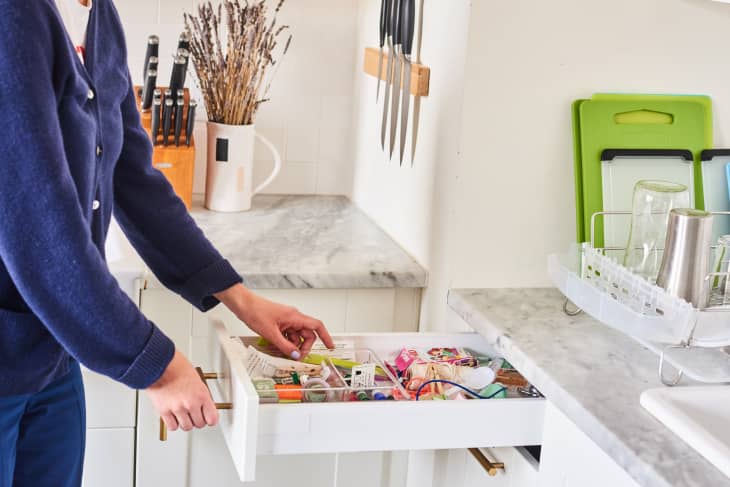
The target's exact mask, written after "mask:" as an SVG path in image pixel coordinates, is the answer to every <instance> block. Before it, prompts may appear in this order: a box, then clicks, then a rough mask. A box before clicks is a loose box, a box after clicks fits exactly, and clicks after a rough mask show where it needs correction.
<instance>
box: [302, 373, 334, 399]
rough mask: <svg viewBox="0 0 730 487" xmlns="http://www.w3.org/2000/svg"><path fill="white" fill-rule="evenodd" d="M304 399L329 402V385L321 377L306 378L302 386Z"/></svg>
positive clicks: (330, 392) (330, 393) (330, 396)
mask: <svg viewBox="0 0 730 487" xmlns="http://www.w3.org/2000/svg"><path fill="white" fill-rule="evenodd" d="M302 387H303V389H304V399H305V400H306V401H307V402H329V401H331V400H332V391H330V390H329V389H330V385H329V384H328V383H327V382H325V381H324V380H322V379H318V378H316V377H315V378H313V379H309V380H307V381H306V382H305V383H304V385H303V386H302Z"/></svg>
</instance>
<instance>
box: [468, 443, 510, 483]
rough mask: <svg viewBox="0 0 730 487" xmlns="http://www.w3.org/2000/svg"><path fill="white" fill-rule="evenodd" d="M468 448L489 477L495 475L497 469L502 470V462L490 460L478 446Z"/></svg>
mask: <svg viewBox="0 0 730 487" xmlns="http://www.w3.org/2000/svg"><path fill="white" fill-rule="evenodd" d="M468 450H469V453H471V454H472V456H473V457H474V458H475V459H476V461H477V462H479V465H481V466H482V468H483V469H484V470H485V471H486V472H487V473H488V474H489V476H490V477H494V476H495V475H497V470H504V463H502V462H490V461H489V459H488V458H487V457H486V456H485V455H484V453H482V451H481V450H480V449H479V448H469V449H468Z"/></svg>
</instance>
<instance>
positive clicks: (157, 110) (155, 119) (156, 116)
mask: <svg viewBox="0 0 730 487" xmlns="http://www.w3.org/2000/svg"><path fill="white" fill-rule="evenodd" d="M161 112H162V100H161V99H159V98H155V101H154V103H153V105H152V127H151V131H150V132H151V135H152V145H157V134H158V133H159V132H160V117H161V116H162V113H161Z"/></svg>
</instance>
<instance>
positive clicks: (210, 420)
mask: <svg viewBox="0 0 730 487" xmlns="http://www.w3.org/2000/svg"><path fill="white" fill-rule="evenodd" d="M203 418H204V419H205V424H207V425H208V426H215V425H217V424H218V410H217V409H216V408H215V404H214V403H213V401H207V402H205V403H203Z"/></svg>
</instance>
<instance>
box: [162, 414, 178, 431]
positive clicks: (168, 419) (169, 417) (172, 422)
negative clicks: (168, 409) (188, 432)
mask: <svg viewBox="0 0 730 487" xmlns="http://www.w3.org/2000/svg"><path fill="white" fill-rule="evenodd" d="M162 421H164V422H165V426H167V429H168V430H170V431H177V428H178V426H179V425H178V423H177V419H175V415H174V414H172V413H166V414H163V415H162Z"/></svg>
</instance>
